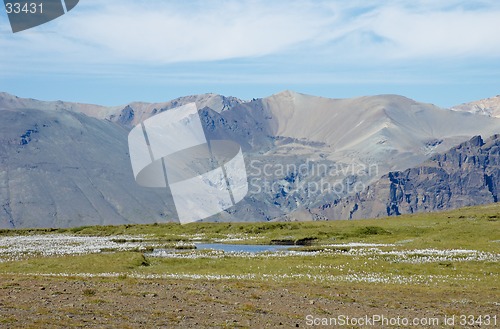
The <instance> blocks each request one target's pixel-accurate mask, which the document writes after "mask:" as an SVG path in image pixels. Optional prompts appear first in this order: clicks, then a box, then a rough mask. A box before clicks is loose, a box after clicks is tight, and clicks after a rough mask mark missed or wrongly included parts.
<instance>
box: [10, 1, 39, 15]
mask: <svg viewBox="0 0 500 329" xmlns="http://www.w3.org/2000/svg"><path fill="white" fill-rule="evenodd" d="M5 9H6V10H7V14H20V13H23V14H43V3H35V2H32V3H19V2H14V3H10V2H7V3H6V4H5Z"/></svg>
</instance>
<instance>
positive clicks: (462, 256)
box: [347, 248, 500, 264]
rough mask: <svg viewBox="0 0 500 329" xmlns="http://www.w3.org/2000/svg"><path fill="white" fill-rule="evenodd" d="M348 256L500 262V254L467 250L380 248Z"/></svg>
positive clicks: (402, 260) (403, 260) (407, 260)
mask: <svg viewBox="0 0 500 329" xmlns="http://www.w3.org/2000/svg"><path fill="white" fill-rule="evenodd" d="M347 253H348V254H350V255H353V256H361V257H368V259H371V260H372V259H385V260H389V261H390V262H393V263H410V264H423V263H435V262H471V261H479V262H484V261H486V262H498V261H500V254H496V253H491V252H484V251H478V250H465V249H445V250H439V249H413V250H390V251H384V250H381V249H379V248H360V249H350V250H349V251H348V252H347Z"/></svg>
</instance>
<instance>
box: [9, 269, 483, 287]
mask: <svg viewBox="0 0 500 329" xmlns="http://www.w3.org/2000/svg"><path fill="white" fill-rule="evenodd" d="M14 274H15V275H19V274H18V273H12V275H14ZM21 275H26V276H46V277H66V278H120V277H127V278H133V279H146V280H148V279H149V280H158V279H160V280H203V281H220V280H262V281H276V282H283V281H285V280H293V281H295V280H308V281H311V282H321V283H334V282H350V283H374V284H380V283H384V284H397V285H410V284H411V285H414V284H422V285H436V284H440V283H450V282H456V283H464V282H474V281H479V280H480V279H479V278H471V277H466V276H462V275H455V276H449V275H420V274H417V275H407V276H403V275H395V274H380V273H366V272H360V273H350V274H341V275H329V274H302V273H296V274H286V273H285V274H262V273H249V274H192V273H162V274H142V273H116V272H109V273H24V274H21Z"/></svg>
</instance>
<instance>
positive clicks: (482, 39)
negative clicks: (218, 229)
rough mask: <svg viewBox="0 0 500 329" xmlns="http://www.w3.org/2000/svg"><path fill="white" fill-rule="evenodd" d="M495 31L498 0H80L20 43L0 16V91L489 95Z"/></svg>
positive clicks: (499, 49) (499, 53) (498, 50)
mask: <svg viewBox="0 0 500 329" xmlns="http://www.w3.org/2000/svg"><path fill="white" fill-rule="evenodd" d="M498 22H500V2H499V1H498V0H467V1H466V0H442V1H435V0H351V1H342V0H272V1H268V0H267V1H266V0H213V1H212V0H211V1H206V0H186V1H177V0H106V1H102V0H85V1H80V4H79V5H78V6H77V7H76V8H75V9H74V10H72V11H71V12H70V13H68V14H67V15H65V16H63V17H60V18H58V19H56V20H54V21H52V22H50V23H48V24H45V25H42V26H39V27H37V28H35V29H32V30H28V31H24V32H21V33H17V34H12V33H10V31H9V30H10V28H9V26H8V21H7V19H6V16H5V13H3V14H1V15H0V72H1V73H0V85H1V84H2V83H3V84H5V85H9V84H10V83H11V81H14V80H15V79H17V81H18V82H17V83H18V84H19V85H24V83H25V81H26V77H30V78H32V77H36V78H38V79H39V80H40V81H44V80H45V81H46V80H50V79H52V80H54V78H53V77H54V76H57V79H59V81H70V80H71V81H76V80H80V81H92V80H93V79H95V78H96V77H99V79H100V81H102V80H106V81H105V83H104V82H103V83H102V84H107V85H109V86H115V85H120V86H129V90H135V89H138V88H139V87H141V86H143V85H144V84H145V82H149V83H150V84H154V86H164V85H168V86H169V87H171V86H179V85H190V84H191V85H196V84H197V85H198V86H203V87H200V90H202V91H206V90H207V88H208V87H207V86H209V85H210V86H224V87H221V88H219V89H217V90H219V91H221V90H228V89H227V88H226V87H225V86H236V85H238V86H240V87H239V88H240V89H243V88H244V87H242V86H254V88H255V86H256V85H259V84H267V85H268V86H270V85H273V86H277V85H280V86H289V85H290V84H294V85H295V86H299V85H302V86H305V85H315V84H316V85H320V84H321V85H327V84H337V85H340V84H342V83H344V84H345V83H349V84H356V83H359V84H372V85H374V86H379V85H380V84H382V83H388V84H392V85H398V84H401V83H412V82H414V83H416V84H421V85H428V84H429V83H442V84H445V83H450V84H455V83H456V82H457V81H468V82H470V83H484V84H488V85H490V86H493V85H495V83H497V82H498V74H496V72H498V71H499V70H500V65H499V64H498V63H500V61H499V59H500V33H498ZM492 72H493V73H492ZM2 79H3V81H5V82H2ZM125 81H129V82H127V83H126V82H125ZM82 83H83V82H82ZM497 84H498V83H497ZM39 85H40V84H38V86H39ZM47 85H50V84H47ZM87 85H91V86H93V82H88V83H87V84H85V86H87ZM1 88H4V89H5V87H1V86H0V89H1ZM235 88H237V87H235ZM266 88H268V87H266ZM492 88H493V87H490V90H491V89H492ZM482 89H484V88H482ZM183 90H188V89H187V88H186V89H183ZM377 90H378V89H377ZM44 91H45V89H44ZM40 92H41V91H40ZM95 92H96V93H97V91H95ZM187 92H194V91H192V90H191V89H189V90H188V91H187ZM226 93H228V94H231V93H232V91H231V90H229V91H227V92H226ZM248 94H251V92H248ZM103 97H108V96H107V95H105V96H103ZM134 97H136V98H137V99H139V98H141V97H142V96H141V95H140V94H138V95H137V96H134Z"/></svg>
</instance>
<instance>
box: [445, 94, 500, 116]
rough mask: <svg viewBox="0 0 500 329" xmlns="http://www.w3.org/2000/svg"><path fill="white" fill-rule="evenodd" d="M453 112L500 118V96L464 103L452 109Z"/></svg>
mask: <svg viewBox="0 0 500 329" xmlns="http://www.w3.org/2000/svg"><path fill="white" fill-rule="evenodd" d="M451 110H452V111H458V112H469V113H473V114H479V115H485V116H489V117H493V118H500V95H497V96H494V97H490V98H486V99H482V100H479V101H475V102H470V103H464V104H461V105H458V106H455V107H452V108H451Z"/></svg>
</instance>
